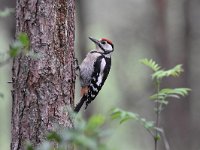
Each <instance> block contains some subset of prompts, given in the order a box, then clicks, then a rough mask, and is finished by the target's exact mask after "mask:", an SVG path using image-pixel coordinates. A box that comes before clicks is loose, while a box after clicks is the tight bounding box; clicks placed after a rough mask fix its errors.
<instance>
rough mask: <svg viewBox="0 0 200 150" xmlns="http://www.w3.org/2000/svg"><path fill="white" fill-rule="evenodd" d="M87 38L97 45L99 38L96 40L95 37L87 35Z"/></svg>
mask: <svg viewBox="0 0 200 150" xmlns="http://www.w3.org/2000/svg"><path fill="white" fill-rule="evenodd" d="M89 39H90V40H91V41H92V42H94V43H95V44H96V45H99V43H100V42H99V40H96V39H94V38H91V37H89Z"/></svg>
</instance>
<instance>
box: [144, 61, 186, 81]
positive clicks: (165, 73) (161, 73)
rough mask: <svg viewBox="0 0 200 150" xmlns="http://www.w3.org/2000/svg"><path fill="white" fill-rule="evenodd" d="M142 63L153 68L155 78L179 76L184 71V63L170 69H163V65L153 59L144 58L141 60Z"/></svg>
mask: <svg viewBox="0 0 200 150" xmlns="http://www.w3.org/2000/svg"><path fill="white" fill-rule="evenodd" d="M140 62H141V63H142V64H144V65H145V66H147V67H149V68H150V69H152V70H153V72H154V73H153V74H152V78H153V79H155V80H162V79H163V78H165V77H170V76H171V77H179V76H180V74H181V73H182V72H183V68H182V65H180V64H179V65H176V66H175V67H174V68H172V69H169V70H164V69H161V66H159V65H158V64H157V63H156V62H155V61H153V60H152V59H150V60H148V59H146V58H145V59H142V60H140Z"/></svg>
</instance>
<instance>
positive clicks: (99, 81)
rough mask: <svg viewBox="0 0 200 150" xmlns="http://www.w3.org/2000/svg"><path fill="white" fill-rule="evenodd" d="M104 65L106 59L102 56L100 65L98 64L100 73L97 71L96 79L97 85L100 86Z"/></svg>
mask: <svg viewBox="0 0 200 150" xmlns="http://www.w3.org/2000/svg"><path fill="white" fill-rule="evenodd" d="M105 66H106V60H105V59H104V58H103V59H102V60H101V65H100V73H99V77H98V79H97V85H98V86H100V84H101V83H102V79H103V70H104V68H105Z"/></svg>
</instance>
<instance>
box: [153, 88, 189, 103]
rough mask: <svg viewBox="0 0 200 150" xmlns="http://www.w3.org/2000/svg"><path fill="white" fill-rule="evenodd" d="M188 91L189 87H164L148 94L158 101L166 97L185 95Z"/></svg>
mask: <svg viewBox="0 0 200 150" xmlns="http://www.w3.org/2000/svg"><path fill="white" fill-rule="evenodd" d="M189 91H191V89H189V88H174V89H170V88H165V89H162V90H160V92H159V93H157V94H154V95H152V96H150V99H152V100H156V101H158V100H163V99H165V98H168V97H174V98H180V97H181V96H182V97H184V96H187V95H188V93H189Z"/></svg>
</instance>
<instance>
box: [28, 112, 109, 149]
mask: <svg viewBox="0 0 200 150" xmlns="http://www.w3.org/2000/svg"><path fill="white" fill-rule="evenodd" d="M104 124H105V117H104V116H103V115H94V116H92V117H91V118H90V119H89V120H88V121H87V122H86V121H84V120H83V119H82V118H81V117H76V119H75V120H74V127H73V128H70V129H68V128H64V129H58V130H57V131H53V132H50V133H48V135H47V136H46V141H45V142H43V143H42V144H41V145H39V146H38V147H37V148H36V150H52V149H54V150H65V149H67V148H69V147H73V146H74V147H75V148H76V150H107V149H108V148H107V147H106V145H105V144H103V142H102V139H104V138H105V135H106V134H104V133H105V132H107V131H105V130H103V126H104ZM26 147H27V148H26V149H27V150H28V148H29V149H30V150H33V149H34V148H33V146H31V145H30V144H28V145H27V146H26Z"/></svg>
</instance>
